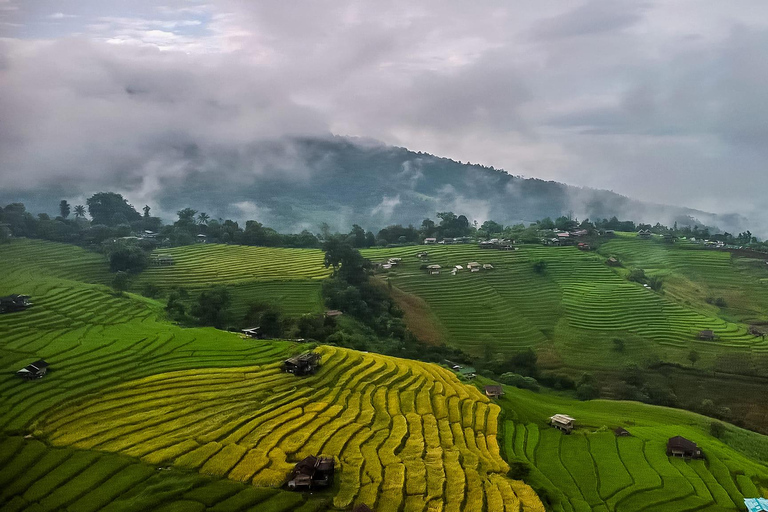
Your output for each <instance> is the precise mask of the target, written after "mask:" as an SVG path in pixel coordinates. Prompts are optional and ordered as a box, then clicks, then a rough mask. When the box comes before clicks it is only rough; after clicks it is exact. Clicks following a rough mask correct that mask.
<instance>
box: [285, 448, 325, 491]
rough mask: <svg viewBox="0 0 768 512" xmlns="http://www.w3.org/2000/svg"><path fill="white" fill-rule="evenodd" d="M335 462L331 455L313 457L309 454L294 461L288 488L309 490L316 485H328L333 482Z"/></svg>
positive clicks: (316, 486)
mask: <svg viewBox="0 0 768 512" xmlns="http://www.w3.org/2000/svg"><path fill="white" fill-rule="evenodd" d="M335 466H336V462H335V461H334V459H333V457H315V456H313V455H310V456H309V457H306V458H305V459H303V460H301V461H299V462H297V463H296V466H294V468H293V470H292V471H291V475H290V480H289V481H288V488H289V489H294V490H311V489H316V488H318V487H329V486H330V485H331V484H333V473H334V471H335V469H336V468H335Z"/></svg>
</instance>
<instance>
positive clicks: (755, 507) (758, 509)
mask: <svg viewBox="0 0 768 512" xmlns="http://www.w3.org/2000/svg"><path fill="white" fill-rule="evenodd" d="M744 505H746V507H747V511H748V512H768V500H767V499H765V498H744Z"/></svg>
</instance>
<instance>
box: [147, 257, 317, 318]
mask: <svg viewBox="0 0 768 512" xmlns="http://www.w3.org/2000/svg"><path fill="white" fill-rule="evenodd" d="M153 254H154V255H157V254H162V255H168V256H170V257H172V258H173V260H174V265H171V266H162V267H155V266H153V267H149V268H148V269H146V270H145V271H144V272H142V274H141V275H140V276H139V277H138V278H137V279H136V282H135V283H134V284H133V289H135V290H141V289H142V286H143V285H145V284H148V283H152V284H154V285H156V286H158V287H159V288H160V289H161V290H165V291H167V290H168V289H170V288H173V287H182V288H185V289H187V290H188V291H189V292H190V293H191V294H193V295H194V294H196V293H199V292H200V290H202V289H204V288H208V287H210V286H213V285H226V286H227V288H228V289H229V291H230V293H231V295H232V314H233V317H234V318H238V319H239V318H241V317H242V316H243V315H244V314H245V312H246V311H247V309H248V306H249V305H250V304H252V303H255V302H267V303H271V304H276V305H278V306H280V308H281V309H282V310H283V312H284V313H285V314H287V315H289V316H299V315H302V314H304V313H317V312H321V311H322V310H323V302H322V298H321V297H320V288H321V283H320V280H321V279H323V278H325V277H327V276H329V275H330V271H329V270H328V269H326V268H325V266H324V265H323V258H324V255H323V252H322V251H320V250H318V249H283V248H271V247H248V246H239V245H219V244H199V245H192V246H186V247H175V248H172V249H158V250H156V251H154V253H153Z"/></svg>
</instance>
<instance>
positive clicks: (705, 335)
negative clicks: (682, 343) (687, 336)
mask: <svg viewBox="0 0 768 512" xmlns="http://www.w3.org/2000/svg"><path fill="white" fill-rule="evenodd" d="M699 339H700V340H706V341H712V340H714V339H715V332H714V331H710V330H706V331H699Z"/></svg>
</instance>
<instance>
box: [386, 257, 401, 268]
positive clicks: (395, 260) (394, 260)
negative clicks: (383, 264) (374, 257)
mask: <svg viewBox="0 0 768 512" xmlns="http://www.w3.org/2000/svg"><path fill="white" fill-rule="evenodd" d="M401 261H403V258H389V259H388V260H387V263H389V264H390V265H392V266H393V267H396V266H397V265H399V264H400V262H401Z"/></svg>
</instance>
